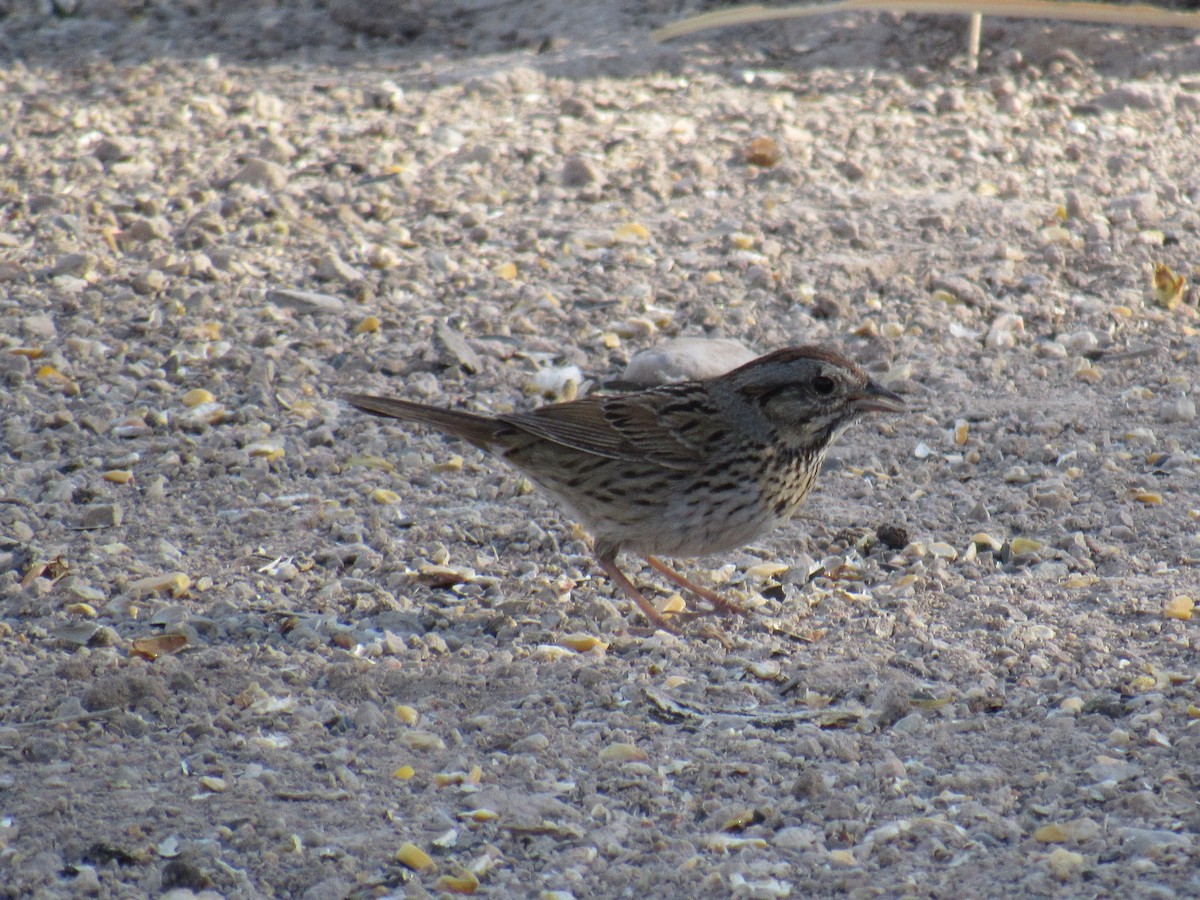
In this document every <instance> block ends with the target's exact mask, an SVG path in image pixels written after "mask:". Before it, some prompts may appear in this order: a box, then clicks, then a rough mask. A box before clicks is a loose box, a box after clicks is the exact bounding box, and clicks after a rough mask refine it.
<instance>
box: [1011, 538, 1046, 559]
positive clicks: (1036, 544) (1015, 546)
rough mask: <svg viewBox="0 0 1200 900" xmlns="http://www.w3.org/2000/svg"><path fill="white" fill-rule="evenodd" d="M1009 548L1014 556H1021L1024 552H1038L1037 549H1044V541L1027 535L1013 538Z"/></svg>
mask: <svg viewBox="0 0 1200 900" xmlns="http://www.w3.org/2000/svg"><path fill="white" fill-rule="evenodd" d="M1009 549H1010V550H1011V551H1012V554H1013V556H1021V555H1022V554H1024V553H1037V551H1039V550H1041V549H1042V542H1041V541H1035V540H1034V539H1033V538H1026V537H1019V538H1013V539H1012V543H1011V544H1010V545H1009Z"/></svg>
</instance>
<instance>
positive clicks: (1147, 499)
mask: <svg viewBox="0 0 1200 900" xmlns="http://www.w3.org/2000/svg"><path fill="white" fill-rule="evenodd" d="M1133 499H1134V500H1136V501H1137V502H1138V503H1145V504H1146V505H1147V506H1161V505H1162V502H1163V498H1162V494H1159V493H1157V492H1155V491H1135V492H1134V494H1133Z"/></svg>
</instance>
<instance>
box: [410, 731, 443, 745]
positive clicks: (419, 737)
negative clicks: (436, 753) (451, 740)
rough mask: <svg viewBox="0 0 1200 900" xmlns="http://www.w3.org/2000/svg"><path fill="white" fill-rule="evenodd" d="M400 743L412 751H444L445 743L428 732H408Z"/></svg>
mask: <svg viewBox="0 0 1200 900" xmlns="http://www.w3.org/2000/svg"><path fill="white" fill-rule="evenodd" d="M400 740H401V743H403V744H404V745H405V746H407V747H409V748H410V749H412V750H445V749H446V742H445V741H443V740H442V739H441V738H440V737H438V736H437V735H436V734H434V733H432V732H430V731H410V732H409V733H408V734H406V735H404V737H402V738H401V739H400Z"/></svg>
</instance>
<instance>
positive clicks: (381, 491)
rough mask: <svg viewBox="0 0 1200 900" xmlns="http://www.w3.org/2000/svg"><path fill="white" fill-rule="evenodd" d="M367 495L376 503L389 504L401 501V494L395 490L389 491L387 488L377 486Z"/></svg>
mask: <svg viewBox="0 0 1200 900" xmlns="http://www.w3.org/2000/svg"><path fill="white" fill-rule="evenodd" d="M367 496H368V497H370V498H371V499H372V500H374V501H375V502H376V503H383V504H388V503H399V502H400V495H399V494H397V493H396V492H395V491H389V490H388V489H387V488H375V490H373V491H371V493H369V494H368V495H367Z"/></svg>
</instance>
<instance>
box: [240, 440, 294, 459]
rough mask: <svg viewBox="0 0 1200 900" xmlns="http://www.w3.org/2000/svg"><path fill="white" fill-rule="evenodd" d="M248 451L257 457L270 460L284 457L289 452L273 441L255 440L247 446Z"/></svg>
mask: <svg viewBox="0 0 1200 900" xmlns="http://www.w3.org/2000/svg"><path fill="white" fill-rule="evenodd" d="M246 452H247V453H249V454H250V455H251V456H253V457H255V458H256V459H265V460H267V461H268V462H274V461H275V460H277V459H283V457H284V454H285V453H286V452H287V451H285V450H284V449H283V447H282V446H281V445H279V444H276V443H274V442H272V441H255V442H254V443H253V444H249V445H247V447H246Z"/></svg>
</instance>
